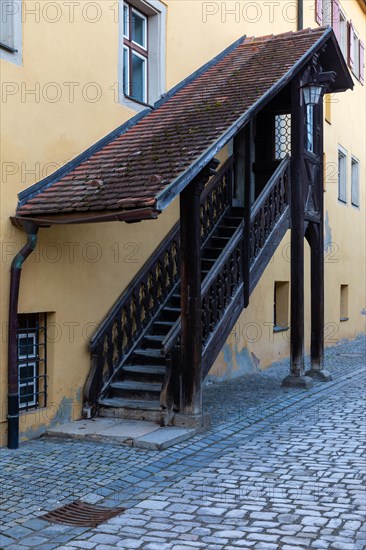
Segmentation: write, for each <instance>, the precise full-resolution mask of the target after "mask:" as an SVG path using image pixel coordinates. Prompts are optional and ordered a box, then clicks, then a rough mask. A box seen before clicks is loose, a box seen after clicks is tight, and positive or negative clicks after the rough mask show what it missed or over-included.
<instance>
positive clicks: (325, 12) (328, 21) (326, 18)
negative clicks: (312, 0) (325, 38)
mask: <svg viewBox="0 0 366 550" xmlns="http://www.w3.org/2000/svg"><path fill="white" fill-rule="evenodd" d="M332 16H333V0H323V2H322V25H323V26H326V25H329V26H332Z"/></svg>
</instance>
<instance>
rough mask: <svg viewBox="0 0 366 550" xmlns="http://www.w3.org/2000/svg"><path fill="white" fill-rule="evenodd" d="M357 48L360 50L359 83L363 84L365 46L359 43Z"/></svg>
mask: <svg viewBox="0 0 366 550" xmlns="http://www.w3.org/2000/svg"><path fill="white" fill-rule="evenodd" d="M359 48H360V56H359V59H360V73H359V74H360V82H361V84H363V83H364V82H365V44H364V43H363V42H361V40H360V42H359Z"/></svg>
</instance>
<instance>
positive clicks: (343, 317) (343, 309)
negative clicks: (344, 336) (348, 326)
mask: <svg viewBox="0 0 366 550" xmlns="http://www.w3.org/2000/svg"><path fill="white" fill-rule="evenodd" d="M340 298H341V300H340V315H339V320H340V321H348V319H349V317H348V285H341V296H340Z"/></svg>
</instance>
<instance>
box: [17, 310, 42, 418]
mask: <svg viewBox="0 0 366 550" xmlns="http://www.w3.org/2000/svg"><path fill="white" fill-rule="evenodd" d="M17 354H18V383H19V407H20V408H21V409H25V410H28V409H36V408H40V407H45V406H46V405H47V314H46V313H24V314H23V313H22V314H19V315H18V331H17Z"/></svg>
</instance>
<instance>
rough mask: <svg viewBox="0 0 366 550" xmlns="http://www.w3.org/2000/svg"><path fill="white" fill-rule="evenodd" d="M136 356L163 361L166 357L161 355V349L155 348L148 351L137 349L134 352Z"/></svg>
mask: <svg viewBox="0 0 366 550" xmlns="http://www.w3.org/2000/svg"><path fill="white" fill-rule="evenodd" d="M134 355H140V356H143V357H154V358H159V359H163V358H164V356H163V355H162V354H161V352H160V349H154V348H147V349H141V348H139V349H136V350H135V351H134Z"/></svg>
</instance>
